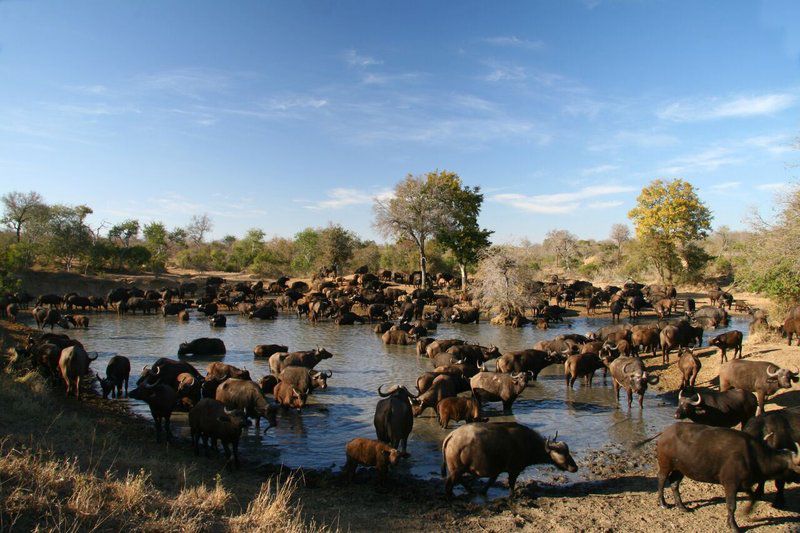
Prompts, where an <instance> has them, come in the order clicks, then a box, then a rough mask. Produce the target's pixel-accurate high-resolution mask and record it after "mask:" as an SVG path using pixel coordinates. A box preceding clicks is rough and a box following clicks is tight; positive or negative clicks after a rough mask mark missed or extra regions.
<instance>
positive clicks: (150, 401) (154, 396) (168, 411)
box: [130, 381, 178, 442]
mask: <svg viewBox="0 0 800 533" xmlns="http://www.w3.org/2000/svg"><path fill="white" fill-rule="evenodd" d="M130 397H131V398H133V399H135V400H141V401H143V402H145V403H146V404H147V405H148V407H150V414H151V415H152V417H153V422H154V423H155V425H156V442H159V441H160V440H161V425H162V423H163V424H164V430H165V431H166V433H167V441H170V440H172V433H170V430H169V420H170V417H172V411H173V410H174V409H175V405H176V404H177V403H178V392H177V391H176V390H175V389H174V388H173V387H171V386H169V385H165V384H164V383H160V382H159V381H156V382H155V383H148V382H146V381H145V382H143V383H141V384H140V385H139V386H138V387H136V388H135V389H133V390H132V391H131V393H130Z"/></svg>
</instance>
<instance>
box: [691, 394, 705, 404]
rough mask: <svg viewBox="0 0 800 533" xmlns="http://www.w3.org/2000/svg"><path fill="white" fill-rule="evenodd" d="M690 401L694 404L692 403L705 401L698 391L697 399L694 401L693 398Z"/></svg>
mask: <svg viewBox="0 0 800 533" xmlns="http://www.w3.org/2000/svg"><path fill="white" fill-rule="evenodd" d="M689 403H690V404H692V405H695V406H696V405H700V404H701V403H703V397H702V396H700V393H699V392H698V393H697V400H696V401H694V402H693V401H692V400H689Z"/></svg>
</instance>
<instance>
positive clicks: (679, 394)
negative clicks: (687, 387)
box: [678, 389, 683, 401]
mask: <svg viewBox="0 0 800 533" xmlns="http://www.w3.org/2000/svg"><path fill="white" fill-rule="evenodd" d="M681 400H683V389H681V390H679V391H678V401H681Z"/></svg>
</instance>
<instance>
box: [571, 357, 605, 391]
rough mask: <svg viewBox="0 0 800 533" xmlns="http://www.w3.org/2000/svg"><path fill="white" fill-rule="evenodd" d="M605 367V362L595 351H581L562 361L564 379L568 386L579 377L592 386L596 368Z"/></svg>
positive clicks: (573, 383)
mask: <svg viewBox="0 0 800 533" xmlns="http://www.w3.org/2000/svg"><path fill="white" fill-rule="evenodd" d="M601 368H605V363H604V362H603V360H602V359H600V356H599V355H597V354H596V353H591V352H589V353H582V354H578V355H570V356H569V357H567V360H566V361H565V362H564V380H565V381H566V384H567V386H568V387H569V388H572V387H573V385H575V381H576V380H577V379H578V378H579V377H583V378H585V379H586V385H587V386H589V387H591V386H592V379H593V378H594V373H595V371H596V370H599V369H601Z"/></svg>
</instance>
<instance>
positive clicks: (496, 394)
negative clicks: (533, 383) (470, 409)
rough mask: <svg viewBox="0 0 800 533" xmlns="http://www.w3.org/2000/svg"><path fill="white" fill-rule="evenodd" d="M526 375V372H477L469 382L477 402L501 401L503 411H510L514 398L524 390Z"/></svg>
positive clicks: (526, 382) (526, 380) (526, 381)
mask: <svg viewBox="0 0 800 533" xmlns="http://www.w3.org/2000/svg"><path fill="white" fill-rule="evenodd" d="M528 376H529V374H528V373H527V372H521V373H516V374H499V373H497V372H478V373H477V374H475V375H474V376H472V377H471V378H470V380H469V384H470V387H471V388H472V394H473V395H474V396H475V398H476V399H477V400H478V403H484V402H503V411H505V412H510V411H511V406H512V405H513V403H514V400H516V399H517V396H519V395H520V394H522V391H523V390H525V386H526V385H527V384H528Z"/></svg>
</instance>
